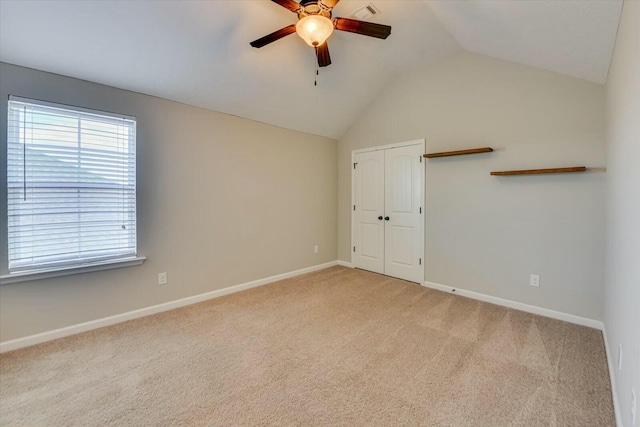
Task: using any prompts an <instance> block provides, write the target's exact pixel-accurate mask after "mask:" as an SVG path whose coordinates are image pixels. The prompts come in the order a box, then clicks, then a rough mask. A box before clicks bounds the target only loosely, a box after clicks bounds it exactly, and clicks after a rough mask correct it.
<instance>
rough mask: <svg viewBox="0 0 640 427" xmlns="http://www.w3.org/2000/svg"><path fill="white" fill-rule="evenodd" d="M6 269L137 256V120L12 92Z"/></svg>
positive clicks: (44, 266) (72, 263)
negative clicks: (45, 101) (7, 262)
mask: <svg viewBox="0 0 640 427" xmlns="http://www.w3.org/2000/svg"><path fill="white" fill-rule="evenodd" d="M8 110H9V117H8V123H7V124H8V126H7V197H8V206H7V208H8V228H9V229H8V233H9V234H8V237H9V239H8V253H9V271H10V272H17V271H24V270H37V269H43V268H56V267H60V268H63V267H68V266H75V265H83V264H88V263H92V262H96V261H103V260H108V259H117V258H128V257H132V256H135V255H136V122H135V119H133V118H130V117H122V116H117V115H115V114H110V113H102V112H95V111H91V110H79V109H75V108H72V107H67V106H62V105H54V104H49V103H43V102H40V101H32V100H27V99H21V98H16V97H11V98H10V99H9V109H8Z"/></svg>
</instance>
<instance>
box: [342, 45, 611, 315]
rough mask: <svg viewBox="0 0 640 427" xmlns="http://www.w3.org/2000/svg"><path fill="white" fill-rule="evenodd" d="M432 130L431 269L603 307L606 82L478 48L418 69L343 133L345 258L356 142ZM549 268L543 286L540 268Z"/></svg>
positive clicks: (557, 306)
mask: <svg viewBox="0 0 640 427" xmlns="http://www.w3.org/2000/svg"><path fill="white" fill-rule="evenodd" d="M420 138H425V139H426V141H427V144H426V145H427V151H428V152H436V151H446V150H453V149H464V148H473V147H481V146H491V147H494V148H495V149H496V152H495V153H492V154H482V155H476V156H465V157H452V158H445V159H431V160H428V161H427V163H426V168H427V173H426V180H427V183H426V200H427V202H426V204H427V208H426V228H425V230H426V240H425V245H426V280H427V281H431V282H435V283H439V284H443V285H448V286H453V287H459V288H463V289H467V290H471V291H476V292H480V293H484V294H488V295H493V296H496V297H501V298H506V299H509V300H514V301H519V302H523V303H527V304H532V305H535V306H540V307H544V308H548V309H553V310H558V311H561V312H565V313H571V314H575V315H579V316H584V317H588V318H593V319H601V316H602V295H603V290H602V286H603V285H602V282H603V274H604V273H603V264H604V262H603V259H604V248H603V246H604V187H605V185H604V184H605V174H604V173H602V172H589V173H583V174H575V175H548V176H540V175H538V176H529V177H492V176H490V175H489V172H490V171H492V170H509V169H531V168H538V167H559V166H572V165H586V166H591V167H603V166H604V163H605V154H604V152H605V144H604V86H603V85H597V84H593V83H589V82H586V81H582V80H578V79H574V78H570V77H564V76H561V75H559V74H556V73H552V72H548V71H543V70H539V69H534V68H530V67H526V66H522V65H517V64H514V63H510V62H505V61H500V60H496V59H492V58H489V57H486V56H480V55H474V54H469V53H463V54H460V55H458V56H456V57H454V58H451V59H448V60H446V61H444V62H442V63H440V64H439V65H437V66H435V67H432V68H430V69H428V70H422V71H417V72H413V73H411V74H407V75H404V76H402V77H401V78H399V79H397V81H396V82H395V83H393V84H392V85H390V86H389V87H388V88H387V89H385V90H384V91H383V92H382V94H381V95H380V96H379V97H378V98H377V99H376V101H375V102H374V103H373V104H372V105H371V106H370V107H369V109H368V111H366V112H365V113H364V114H363V115H362V116H361V118H360V119H359V120H358V121H357V122H356V123H355V124H354V125H353V127H352V128H351V129H350V130H349V132H348V133H347V134H346V135H345V136H344V137H343V138H342V139H341V140H340V141H339V153H338V156H339V157H338V162H339V214H338V222H339V225H338V230H339V231H338V236H339V249H338V250H339V258H340V259H341V260H345V261H350V255H351V252H350V247H351V245H350V238H351V226H350V219H351V211H350V205H351V165H350V162H351V151H352V150H355V149H360V148H365V147H372V146H377V145H384V144H390V143H396V142H402V141H408V140H415V139H420ZM531 273H536V274H539V275H540V280H541V282H540V288H533V287H530V286H529V275H530V274H531Z"/></svg>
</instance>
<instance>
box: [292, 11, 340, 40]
mask: <svg viewBox="0 0 640 427" xmlns="http://www.w3.org/2000/svg"><path fill="white" fill-rule="evenodd" d="M296 32H297V33H298V35H299V36H300V38H301V39H302V40H304V41H305V42H306V43H307V44H308V45H309V46H313V47H318V46H320V45H321V44H323V43H324V42H325V41H326V40H327V39H328V38H329V36H330V35H331V33H333V22H331V20H330V19H329V18H327V17H326V16H322V15H309V16H305V17H304V18H302V19H301V20H299V21H298V23H297V24H296Z"/></svg>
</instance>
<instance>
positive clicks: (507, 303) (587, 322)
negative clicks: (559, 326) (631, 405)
mask: <svg viewBox="0 0 640 427" xmlns="http://www.w3.org/2000/svg"><path fill="white" fill-rule="evenodd" d="M423 286H426V287H428V288H432V289H437V290H439V291H443V292H449V293H455V294H456V295H461V296H463V297H467V298H472V299H476V300H479V301H484V302H488V303H491V304H496V305H501V306H504V307H509V308H514V309H516V310H520V311H526V312H527V313H533V314H539V315H540V316H545V317H551V318H552V319H558V320H564V321H565V322H569V323H575V324H577V325H582V326H588V327H589V328H594V329H599V330H602V329H603V324H602V322H601V321H599V320H595V319H589V318H587V317H580V316H576V315H573V314H568V313H563V312H561V311H555V310H549V309H548V308H542V307H537V306H535V305H529V304H523V303H521V302H517V301H511V300H508V299H503V298H498V297H494V296H491V295H485V294H481V293H478V292H473V291H467V290H465V289H460V288H453V287H451V286H445V285H440V284H438V283H433V282H424V283H423Z"/></svg>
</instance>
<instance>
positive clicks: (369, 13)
mask: <svg viewBox="0 0 640 427" xmlns="http://www.w3.org/2000/svg"><path fill="white" fill-rule="evenodd" d="M380 13H381V12H380V9H378V8H377V7H375V6H374V5H373V3H369V4H365V5H364V6H362V7H361V8H360V9H358V10H356V11H355V12H353V13H352V14H351V15H349V18H353V19H359V20H360V21H366V20H368V19H370V18H371V17H373V16H376V15H380Z"/></svg>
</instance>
